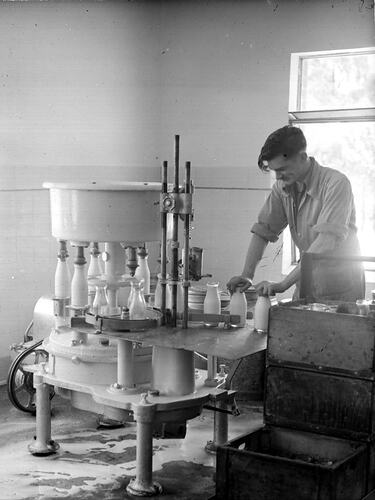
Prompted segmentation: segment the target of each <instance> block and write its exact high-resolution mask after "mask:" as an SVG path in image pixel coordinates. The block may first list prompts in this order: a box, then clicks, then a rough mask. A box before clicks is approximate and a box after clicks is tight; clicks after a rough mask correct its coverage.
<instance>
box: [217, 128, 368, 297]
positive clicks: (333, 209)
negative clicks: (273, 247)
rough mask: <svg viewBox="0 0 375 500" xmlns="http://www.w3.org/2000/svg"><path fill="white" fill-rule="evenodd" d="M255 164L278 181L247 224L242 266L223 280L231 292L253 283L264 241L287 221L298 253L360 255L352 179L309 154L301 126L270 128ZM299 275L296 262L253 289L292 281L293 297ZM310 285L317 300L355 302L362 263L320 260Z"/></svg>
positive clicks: (264, 291)
mask: <svg viewBox="0 0 375 500" xmlns="http://www.w3.org/2000/svg"><path fill="white" fill-rule="evenodd" d="M258 166H259V168H260V169H261V170H263V171H269V170H273V171H274V172H275V174H276V182H275V183H274V185H273V187H272V191H271V193H270V195H269V196H268V199H267V200H266V202H265V204H264V206H263V208H262V209H261V211H260V213H259V216H258V222H256V223H255V224H254V225H253V227H252V229H251V232H252V233H253V234H252V237H251V240H250V244H249V249H248V252H247V255H246V259H245V264H244V267H243V271H242V273H241V275H240V276H234V277H233V278H231V280H230V281H229V282H228V284H227V287H228V289H229V290H230V291H231V292H233V291H234V290H235V289H236V288H238V287H239V288H240V290H242V291H244V290H246V289H247V288H248V287H249V286H250V285H251V284H252V279H253V277H254V273H255V269H256V267H257V264H258V262H259V261H260V260H261V258H262V256H263V252H264V250H265V248H266V246H267V244H268V242H270V241H271V242H274V241H276V240H277V239H278V237H279V235H280V234H281V232H282V231H283V230H284V229H285V228H286V226H287V225H289V228H290V232H291V236H292V239H293V241H294V243H295V245H296V246H297V247H298V249H299V251H300V252H301V253H302V252H312V253H321V254H330V255H334V256H342V255H349V256H356V255H360V249H359V242H358V238H357V234H356V233H357V229H356V226H355V207H354V200H353V194H352V189H351V185H350V182H349V180H348V179H347V177H346V176H345V175H344V174H342V173H341V172H338V171H337V170H333V169H331V168H326V167H322V166H320V165H319V164H318V163H317V162H316V161H315V159H314V158H312V157H309V156H308V155H307V153H306V139H305V136H304V135H303V132H302V131H301V129H299V128H297V127H292V126H288V125H287V126H285V127H282V128H280V129H278V130H276V131H275V132H273V133H272V134H271V135H270V136H269V137H268V138H267V140H266V142H265V144H264V146H263V148H262V150H261V152H260V155H259V159H258ZM300 275H301V269H300V264H298V265H297V266H296V267H295V268H294V270H293V271H292V272H291V273H290V274H288V275H287V276H285V278H284V279H283V280H282V281H280V282H275V283H274V282H270V281H262V282H260V283H258V284H256V285H255V289H256V291H257V292H258V294H259V295H274V294H275V293H282V292H284V291H285V290H287V289H288V288H290V287H291V286H292V285H296V291H295V294H294V298H299V282H300ZM311 289H312V294H313V298H314V299H315V300H316V301H324V300H346V301H355V300H356V299H357V298H361V297H363V296H364V273H363V268H362V264H361V263H359V262H352V261H346V260H343V261H340V260H338V259H337V260H336V259H334V260H330V261H328V260H326V261H324V260H318V261H316V263H315V264H314V267H313V273H312V283H311Z"/></svg>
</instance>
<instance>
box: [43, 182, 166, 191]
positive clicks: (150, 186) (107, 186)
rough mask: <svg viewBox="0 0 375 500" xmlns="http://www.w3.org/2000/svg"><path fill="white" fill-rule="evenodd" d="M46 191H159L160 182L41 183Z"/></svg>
mask: <svg viewBox="0 0 375 500" xmlns="http://www.w3.org/2000/svg"><path fill="white" fill-rule="evenodd" d="M43 187H44V188H46V189H70V190H81V191H160V190H161V183H160V182H147V181H144V182H125V181H92V182H87V181H85V182H43Z"/></svg>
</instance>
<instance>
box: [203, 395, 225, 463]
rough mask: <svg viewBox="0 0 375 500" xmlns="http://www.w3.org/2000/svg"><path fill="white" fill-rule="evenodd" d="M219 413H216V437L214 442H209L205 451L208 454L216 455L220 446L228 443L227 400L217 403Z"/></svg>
mask: <svg viewBox="0 0 375 500" xmlns="http://www.w3.org/2000/svg"><path fill="white" fill-rule="evenodd" d="M215 407H216V409H217V411H214V435H213V440H212V441H208V443H207V444H206V446H205V449H206V451H207V452H208V453H216V451H217V448H218V446H222V445H223V444H225V443H226V442H227V441H228V412H227V411H226V408H227V400H220V401H216V402H215Z"/></svg>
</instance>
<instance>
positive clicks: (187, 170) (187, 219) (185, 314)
mask: <svg viewBox="0 0 375 500" xmlns="http://www.w3.org/2000/svg"><path fill="white" fill-rule="evenodd" d="M190 171H191V164H190V161H187V162H186V163H185V193H186V194H188V193H190V184H191V179H190ZM184 237H185V243H184V247H185V253H184V263H183V265H184V311H183V317H182V328H187V327H188V318H189V284H190V283H189V253H190V251H189V240H190V215H189V214H185V221H184Z"/></svg>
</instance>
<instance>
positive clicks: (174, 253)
mask: <svg viewBox="0 0 375 500" xmlns="http://www.w3.org/2000/svg"><path fill="white" fill-rule="evenodd" d="M179 170H180V136H179V135H175V155H174V186H173V192H174V193H178V192H179V190H180V185H179V183H180V180H179V179H180V175H179ZM172 218H173V229H172V259H171V278H172V286H171V313H172V326H176V319H177V286H178V246H179V245H178V218H179V214H178V213H174V214H173V215H172Z"/></svg>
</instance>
